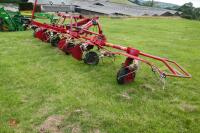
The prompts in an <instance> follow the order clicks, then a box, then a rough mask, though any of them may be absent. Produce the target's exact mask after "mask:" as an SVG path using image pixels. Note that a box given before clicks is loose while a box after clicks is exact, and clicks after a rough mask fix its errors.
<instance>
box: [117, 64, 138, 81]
mask: <svg viewBox="0 0 200 133" xmlns="http://www.w3.org/2000/svg"><path fill="white" fill-rule="evenodd" d="M135 76H136V72H131V70H130V69H129V68H126V67H122V68H121V69H120V70H119V71H118V73H117V83H118V84H121V85H123V84H126V83H129V82H131V81H134V79H135Z"/></svg>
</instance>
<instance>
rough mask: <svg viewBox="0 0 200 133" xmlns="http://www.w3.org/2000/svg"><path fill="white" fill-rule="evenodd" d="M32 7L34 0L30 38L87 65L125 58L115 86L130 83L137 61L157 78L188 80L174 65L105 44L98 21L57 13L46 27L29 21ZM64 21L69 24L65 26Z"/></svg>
mask: <svg viewBox="0 0 200 133" xmlns="http://www.w3.org/2000/svg"><path fill="white" fill-rule="evenodd" d="M36 5H37V0H35V4H34V9H33V13H32V21H31V25H32V28H33V29H34V37H36V38H39V39H41V40H42V41H45V42H50V43H51V44H52V46H56V47H58V48H59V49H61V50H62V51H63V52H65V53H66V54H71V55H72V56H73V57H74V58H75V59H77V60H79V61H81V60H83V61H84V63H86V64H89V65H97V64H98V63H99V59H100V58H101V57H104V56H107V57H114V56H116V55H121V56H124V57H126V60H125V62H124V63H123V64H122V66H121V68H120V70H119V71H118V72H117V82H118V83H119V84H125V83H129V82H131V81H134V79H135V76H136V73H137V70H138V62H139V61H140V62H143V63H145V64H147V65H148V66H150V68H151V69H152V70H153V72H157V73H158V74H159V76H160V78H166V77H180V78H191V75H190V74H189V73H188V72H187V71H186V70H185V69H184V68H183V67H181V66H180V65H179V64H177V63H176V62H175V61H172V60H169V59H167V58H161V57H158V56H154V55H151V54H147V53H144V52H142V51H140V50H138V49H136V48H133V47H124V46H121V45H116V44H112V43H109V42H108V41H107V38H106V36H105V35H104V34H103V31H102V28H101V25H100V23H99V17H93V18H88V17H84V16H82V15H77V14H72V13H63V12H61V13H57V16H58V17H59V19H58V21H57V22H56V23H53V24H46V23H41V22H38V21H36V20H34V19H33V18H34V12H35V8H36ZM66 20H68V21H69V22H68V23H66ZM94 27H96V28H97V31H96V32H94V31H91V30H90V29H91V28H94ZM94 47H96V48H97V50H98V52H96V51H94V50H92V49H93V48H94ZM143 57H145V59H144V58H143ZM147 58H149V59H153V60H156V61H159V62H161V63H162V64H163V65H164V66H165V67H166V70H161V68H159V67H158V66H156V65H154V64H153V63H152V62H150V61H149V60H147Z"/></svg>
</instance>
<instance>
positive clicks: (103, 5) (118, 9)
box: [71, 0, 177, 16]
mask: <svg viewBox="0 0 200 133" xmlns="http://www.w3.org/2000/svg"><path fill="white" fill-rule="evenodd" d="M71 4H73V5H76V6H78V8H80V9H84V10H89V11H94V12H99V13H103V14H108V15H110V14H124V15H127V16H144V15H145V16H146V15H149V16H155V15H156V16H161V15H165V14H168V15H169V14H171V15H176V14H177V11H173V10H167V9H161V8H154V7H146V6H139V5H136V4H133V5H125V4H119V3H113V2H109V1H102V0H74V1H72V2H71Z"/></svg>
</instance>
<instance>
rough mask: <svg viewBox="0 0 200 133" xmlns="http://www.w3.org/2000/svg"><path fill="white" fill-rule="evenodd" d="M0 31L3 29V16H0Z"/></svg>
mask: <svg viewBox="0 0 200 133" xmlns="http://www.w3.org/2000/svg"><path fill="white" fill-rule="evenodd" d="M0 31H3V18H0Z"/></svg>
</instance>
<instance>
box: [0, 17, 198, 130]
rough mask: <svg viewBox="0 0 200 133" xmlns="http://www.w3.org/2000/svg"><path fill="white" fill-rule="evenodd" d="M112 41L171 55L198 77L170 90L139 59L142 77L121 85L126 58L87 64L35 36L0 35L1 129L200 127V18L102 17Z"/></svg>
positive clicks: (172, 80)
mask: <svg viewBox="0 0 200 133" xmlns="http://www.w3.org/2000/svg"><path fill="white" fill-rule="evenodd" d="M101 22H102V25H103V29H104V32H105V34H106V35H107V36H108V39H109V41H110V42H113V43H117V44H122V45H124V46H132V47H136V48H138V49H140V50H142V51H144V52H147V53H151V54H154V55H159V56H162V57H168V58H170V59H172V60H176V61H177V62H178V63H180V64H181V65H182V66H184V67H185V68H186V69H187V70H188V71H189V72H190V73H191V74H192V76H193V78H192V79H175V78H170V79H167V82H166V86H165V89H164V90H163V89H162V86H161V85H160V84H159V83H158V82H157V81H156V80H155V78H154V76H153V74H152V72H151V70H150V69H149V68H148V67H146V66H145V65H141V69H140V70H139V72H138V75H137V79H136V80H135V82H134V83H131V84H128V85H124V86H121V85H118V84H117V83H116V80H115V79H116V77H115V76H116V73H117V71H118V69H119V68H120V64H121V63H122V61H123V57H118V58H117V59H116V61H115V62H112V61H111V60H107V59H106V60H105V61H104V63H100V64H99V65H98V66H88V65H85V64H84V63H82V62H78V61H76V60H74V59H73V58H72V57H70V56H65V55H64V54H63V53H62V52H60V51H59V50H58V49H56V48H52V47H51V46H50V45H48V44H46V43H43V42H41V41H39V40H37V39H35V38H33V37H32V31H25V32H10V33H0V133H10V132H17V133H29V132H38V131H39V130H40V131H41V132H42V131H45V130H47V129H48V130H49V131H50V132H58V133H59V132H73V133H79V132H85V133H88V132H91V133H92V132H94V133H99V132H102V133H104V132H105V133H125V132H127V133H128V132H129V133H134V132H142V133H157V132H158V133H199V132H200V126H199V125H200V71H199V69H200V22H198V21H189V20H184V19H169V18H166V19H161V18H132V19H108V18H104V19H101Z"/></svg>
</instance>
